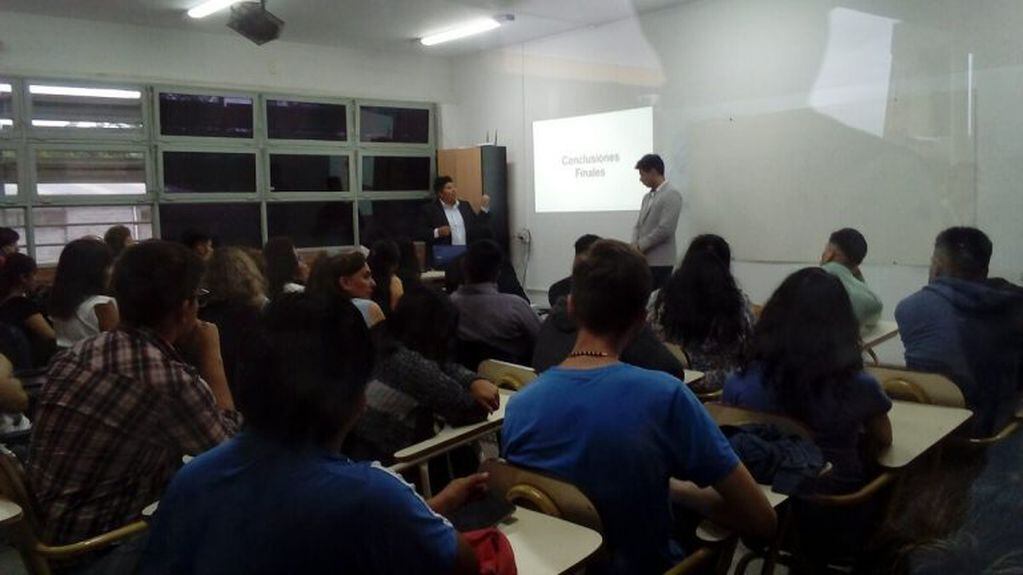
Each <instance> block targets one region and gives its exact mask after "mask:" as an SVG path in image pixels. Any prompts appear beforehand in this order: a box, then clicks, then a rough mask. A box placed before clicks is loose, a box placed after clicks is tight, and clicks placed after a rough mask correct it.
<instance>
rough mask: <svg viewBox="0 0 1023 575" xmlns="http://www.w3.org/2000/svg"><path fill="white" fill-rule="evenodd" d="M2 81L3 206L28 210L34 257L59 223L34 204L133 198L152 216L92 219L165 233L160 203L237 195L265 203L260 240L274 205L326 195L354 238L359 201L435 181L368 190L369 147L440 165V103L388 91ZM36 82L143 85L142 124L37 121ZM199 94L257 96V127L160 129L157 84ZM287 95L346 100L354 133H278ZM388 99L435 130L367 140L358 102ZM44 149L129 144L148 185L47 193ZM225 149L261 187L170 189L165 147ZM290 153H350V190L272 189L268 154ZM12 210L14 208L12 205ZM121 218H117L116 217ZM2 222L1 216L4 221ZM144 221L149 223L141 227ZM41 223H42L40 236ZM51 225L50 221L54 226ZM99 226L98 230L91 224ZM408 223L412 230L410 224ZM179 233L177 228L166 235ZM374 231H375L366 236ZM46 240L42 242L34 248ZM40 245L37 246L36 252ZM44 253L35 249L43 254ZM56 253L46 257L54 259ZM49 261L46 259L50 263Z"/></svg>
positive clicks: (70, 228) (414, 194)
mask: <svg viewBox="0 0 1023 575" xmlns="http://www.w3.org/2000/svg"><path fill="white" fill-rule="evenodd" d="M0 84H9V85H10V88H11V89H10V92H7V93H5V96H9V102H10V104H9V107H8V109H10V110H11V111H12V112H13V118H12V120H13V122H12V123H11V124H12V125H7V126H4V129H2V130H0V150H2V151H3V152H5V153H6V154H7V158H9V157H10V154H13V156H14V158H15V162H16V163H15V168H14V170H15V173H16V175H17V187H18V193H17V195H11V196H5V195H3V194H0V210H3V211H5V212H7V213H17V212H16V210H21V213H22V214H24V215H23V216H22V220H23V221H22V225H21V226H18V231H19V233H21V234H22V245H24V246H25V247H26V249H27V252H28V253H29V254H31V255H32V256H34V257H37V258H38V255H52V254H53V253H54V250H55V248H56V247H58V245H59V244H56V243H53V242H52V241H48V240H47V238H52V237H54V230H53V227H54V226H53V225H49V226H47V225H44V224H41V223H40V224H37V222H36V221H35V220H36V218H35V217H33V208H37V207H38V208H40V209H43V208H60V207H75V206H108V207H116V206H135V208H136V209H135V210H134V211H135V212H139V211H146V212H147V213H148V214H149V221H145V222H140V221H138V218H133V220H134V221H124V222H120V221H111V222H100V223H98V224H96V223H94V224H90V225H91V226H100V225H107V224H109V225H115V224H125V225H128V226H129V227H131V228H132V229H133V230H135V231H136V232H137V233H138V234H139V235H140V236H141V237H143V238H144V237H146V236H147V232H149V233H151V235H152V237H161V233H160V232H161V230H160V217H159V214H160V206H161V205H174V204H185V203H187V204H213V205H215V204H239V203H243V204H244V203H253V204H256V205H258V208H259V209H258V213H259V222H258V225H259V229H260V233H261V235H262V240H263V241H266V239H267V236H268V228H269V222H268V212H269V211H270V210H269V209H268V205H273V204H277V203H281V202H287V203H297V202H323V201H331V202H338V203H347V204H348V205H350V206H351V208H352V222H350V224H349V222H344V223H341V224H340V225H343V226H345V227H348V226H349V225H350V229H351V230H352V235H353V237H354V240H355V243H357V244H358V243H361V242H362V241H363V238H362V237H361V235H360V229H359V226H360V222H359V217H358V214H359V213H360V209H359V204H360V201H361V202H365V203H367V205H368V204H369V203H370V202H379V201H403V200H404V201H407V200H414V199H425V198H429V197H431V194H430V191H429V190H428V189H420V190H400V191H389V192H372V191H368V192H367V191H363V190H362V164H363V157H364V156H408V157H428V158H430V160H429V162H430V179H431V180H432V178H433V177H434V175H435V174H436V160H435V156H436V114H435V107H434V105H433V104H428V103H422V102H418V103H414V102H399V101H383V100H356V99H352V98H347V97H343V96H322V97H321V96H310V95H302V94H288V93H281V92H255V91H253V92H249V91H239V90H230V89H223V90H216V89H204V88H195V87H188V86H169V85H142V84H131V83H112V84H100V83H96V82H95V81H85V80H76V79H73V78H71V79H69V78H40V77H35V76H32V77H15V76H3V77H0ZM32 84H42V85H59V86H80V87H86V88H100V89H116V90H137V91H140V92H141V93H142V96H141V122H142V128H141V129H133V130H124V131H123V132H122V131H119V130H110V129H83V128H80V127H79V128H73V127H68V128H54V127H45V128H40V127H33V125H32V116H33V111H32V95H30V93H29V87H30V85H32ZM161 91H163V92H173V93H183V94H198V95H209V96H241V97H247V98H251V101H252V107H253V123H252V126H253V137H252V138H224V137H201V136H165V135H161V133H160V123H159V122H160V100H159V95H160V92H161ZM271 99H273V100H289V101H298V102H313V103H324V104H335V105H337V104H339V105H344V106H345V108H346V118H347V139H346V140H344V141H331V140H290V139H287V140H285V139H271V138H269V134H268V125H267V124H268V122H267V115H266V114H267V107H266V103H267V101H268V100H271ZM361 106H374V107H379V106H384V107H396V108H412V109H422V110H427V111H428V113H429V127H428V130H429V132H428V133H429V137H428V141H427V142H426V143H423V144H408V143H391V142H362V141H361V139H360V125H359V124H360V122H359V116H360V107H361ZM39 150H62V151H70V152H74V151H85V152H96V151H116V152H122V151H131V152H141V153H142V154H143V155H144V157H145V174H146V177H145V182H146V193H145V194H138V195H132V196H127V195H40V194H39V193H38V184H39V179H38V177H37V157H36V155H37V153H38V151H39ZM165 151H182V152H209V151H213V152H217V151H219V152H228V153H251V154H254V155H255V159H256V161H255V166H256V167H255V169H256V173H255V175H254V176H255V182H256V189H255V191H254V192H251V193H229V192H203V193H184V194H182V193H168V192H167V190H166V189H165V183H164V182H165V179H164V171H163V170H164V166H163V162H164V160H163V152H165ZM274 154H284V155H331V156H343V157H346V158H347V159H348V161H347V164H348V166H347V168H348V169H347V177H348V185H347V188H348V189H347V190H344V191H292V192H274V191H272V190H271V178H270V156H271V155H274ZM8 210H11V211H8ZM115 219H116V218H115ZM0 225H2V224H0ZM140 226H142V227H145V230H143V229H142V228H141V227H140ZM78 227H79V226H78V225H77V224H68V225H66V226H65V230H66V231H67V236H68V237H67V238H66V239H67V240H68V241H70V240H71V239H74V237H71V236H73V235H74V233H75V230H77V228H78ZM36 228H40V229H39V232H41V233H40V234H39V235H40V238H39V241H38V242H37V241H36V235H37V233H36ZM47 228H48V229H47ZM90 231H92V230H90ZM410 233H411V230H410ZM168 239H176V238H168ZM366 239H369V238H366ZM37 248H39V249H37ZM40 251H41V252H43V253H42V254H40V253H39V252H40ZM37 254H38V255H37ZM48 259H50V258H49V257H45V258H43V260H48ZM46 263H48V262H47V261H40V264H43V265H45V264H46Z"/></svg>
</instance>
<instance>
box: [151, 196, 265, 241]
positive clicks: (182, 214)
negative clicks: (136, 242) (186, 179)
mask: <svg viewBox="0 0 1023 575" xmlns="http://www.w3.org/2000/svg"><path fill="white" fill-rule="evenodd" d="M189 231H200V232H204V233H207V234H209V235H210V236H211V237H212V238H213V242H214V244H215V245H218V246H252V247H260V246H261V245H263V238H262V236H261V234H260V225H259V204H256V203H252V204H160V237H162V238H163V239H165V240H172V241H179V240H181V237H182V236H183V235H184V234H185V233H186V232H189Z"/></svg>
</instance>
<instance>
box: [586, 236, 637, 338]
mask: <svg viewBox="0 0 1023 575" xmlns="http://www.w3.org/2000/svg"><path fill="white" fill-rule="evenodd" d="M652 285H653V279H652V277H651V275H650V268H649V266H647V262H646V259H645V258H644V257H643V254H641V253H639V252H638V251H636V249H635V248H632V247H630V246H629V245H628V244H625V243H623V242H620V241H617V240H600V241H598V242H596V243H594V244H593V245H592V246H590V249H589V250H588V251H587V252H586V253H585V254H583V255H582V256H581V257H579V258H578V259H577V260H576V262H575V265H574V266H573V267H572V304H573V307H574V317H575V319H576V321H578V322H579V324H580V325H581V326H583V327H585V328H586V329H588V330H590V331H592V332H593V333H595V334H597V335H615V336H621V335H624V334H625V332H627V331H628V329H629V328H631V327H632V326H633V324H635V322H636V320H637V319H639V318H641V317H643V314H644V313H645V312H646V305H647V301H648V300H649V299H650V290H651V286H652Z"/></svg>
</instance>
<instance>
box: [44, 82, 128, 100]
mask: <svg viewBox="0 0 1023 575" xmlns="http://www.w3.org/2000/svg"><path fill="white" fill-rule="evenodd" d="M28 91H29V92H31V93H32V94H42V95H46V96H78V97H81V98H115V99H118V100H138V99H139V98H141V97H142V92H139V91H138V90H111V89H108V88H76V87H74V86H39V85H36V84H33V85H31V86H29V87H28Z"/></svg>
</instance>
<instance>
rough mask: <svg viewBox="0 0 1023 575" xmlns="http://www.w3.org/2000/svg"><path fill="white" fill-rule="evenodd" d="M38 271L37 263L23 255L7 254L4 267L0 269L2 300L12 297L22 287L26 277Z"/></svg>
mask: <svg viewBox="0 0 1023 575" xmlns="http://www.w3.org/2000/svg"><path fill="white" fill-rule="evenodd" d="M34 271H36V261H35V260H34V259H32V258H30V257H28V256H26V255H25V254H23V253H20V252H15V253H13V254H7V256H6V258H5V260H4V267H3V268H0V299H3V298H6V297H7V296H9V295H11V292H12V291H14V289H15V288H16V287H18V286H20V285H21V284H22V283H23V282H24V281H25V280H24V278H25V276H26V275H29V274H31V273H32V272H34Z"/></svg>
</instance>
